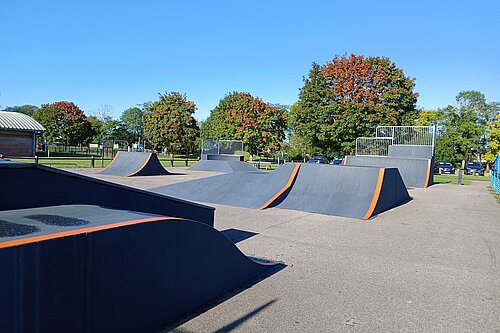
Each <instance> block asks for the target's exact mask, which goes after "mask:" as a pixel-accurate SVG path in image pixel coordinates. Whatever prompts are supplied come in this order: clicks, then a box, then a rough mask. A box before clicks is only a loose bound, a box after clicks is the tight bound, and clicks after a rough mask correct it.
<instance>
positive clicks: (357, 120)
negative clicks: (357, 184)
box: [290, 54, 418, 156]
mask: <svg viewBox="0 0 500 333" xmlns="http://www.w3.org/2000/svg"><path fill="white" fill-rule="evenodd" d="M414 81H415V79H412V78H409V77H407V76H405V74H404V72H403V70H402V69H400V68H397V67H396V65H395V64H394V63H393V62H392V61H391V60H390V59H389V58H385V57H364V56H357V55H354V54H351V55H350V56H346V55H344V56H335V57H334V58H333V60H332V61H330V62H327V63H326V64H325V65H323V66H320V65H318V64H315V63H314V64H313V66H312V69H311V70H310V72H309V77H308V78H306V79H305V80H304V86H303V87H302V88H301V89H300V94H299V101H298V102H297V103H295V104H294V105H293V106H292V108H291V110H290V127H291V128H292V131H293V133H294V135H297V136H299V137H302V138H303V139H304V141H305V142H306V143H307V144H308V146H309V149H310V152H311V153H321V154H324V155H329V156H332V155H335V154H350V153H353V151H354V148H355V140H356V138H357V137H361V136H373V133H374V132H375V131H374V129H375V127H376V126H378V125H414V122H415V119H416V118H417V109H416V102H417V97H418V94H417V93H415V92H413V89H414V87H415V82H414Z"/></svg>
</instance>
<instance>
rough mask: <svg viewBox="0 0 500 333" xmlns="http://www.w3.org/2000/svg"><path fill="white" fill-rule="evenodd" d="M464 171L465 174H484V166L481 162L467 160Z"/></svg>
mask: <svg viewBox="0 0 500 333" xmlns="http://www.w3.org/2000/svg"><path fill="white" fill-rule="evenodd" d="M464 172H465V174H466V175H478V176H484V167H483V165H482V164H481V162H467V164H466V165H465V170H464Z"/></svg>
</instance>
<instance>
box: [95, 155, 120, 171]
mask: <svg viewBox="0 0 500 333" xmlns="http://www.w3.org/2000/svg"><path fill="white" fill-rule="evenodd" d="M119 153H120V152H119V151H118V152H117V153H116V155H115V157H114V158H113V160H112V161H111V163H109V164H108V165H106V167H105V168H104V169H102V170H101V171H99V172H98V173H101V172H103V171H104V170H106V169H107V168H109V166H110V165H111V164H113V163H115V161H116V158H117V157H118V154H119Z"/></svg>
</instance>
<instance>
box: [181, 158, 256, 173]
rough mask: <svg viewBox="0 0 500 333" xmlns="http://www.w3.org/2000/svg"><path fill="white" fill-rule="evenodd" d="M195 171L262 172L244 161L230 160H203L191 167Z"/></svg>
mask: <svg viewBox="0 0 500 333" xmlns="http://www.w3.org/2000/svg"><path fill="white" fill-rule="evenodd" d="M190 169H191V170H195V171H212V172H220V173H232V172H260V171H259V170H258V169H257V168H255V167H254V166H252V165H250V164H248V163H247V162H242V161H230V160H201V161H199V162H198V163H196V164H194V165H192V166H191V168H190Z"/></svg>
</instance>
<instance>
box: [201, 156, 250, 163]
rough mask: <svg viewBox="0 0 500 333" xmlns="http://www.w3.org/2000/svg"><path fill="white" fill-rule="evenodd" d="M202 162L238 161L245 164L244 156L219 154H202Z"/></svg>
mask: <svg viewBox="0 0 500 333" xmlns="http://www.w3.org/2000/svg"><path fill="white" fill-rule="evenodd" d="M201 159H202V160H209V161H237V162H243V161H244V156H242V155H218V154H202V155H201Z"/></svg>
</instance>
